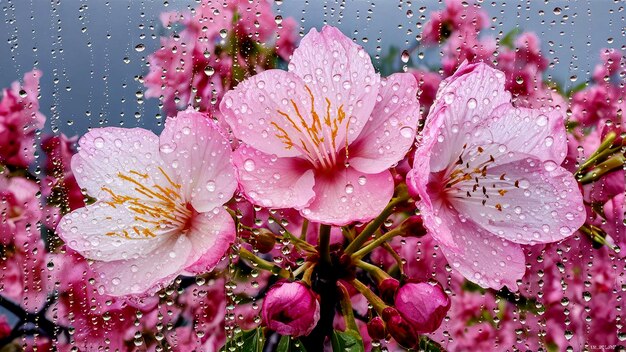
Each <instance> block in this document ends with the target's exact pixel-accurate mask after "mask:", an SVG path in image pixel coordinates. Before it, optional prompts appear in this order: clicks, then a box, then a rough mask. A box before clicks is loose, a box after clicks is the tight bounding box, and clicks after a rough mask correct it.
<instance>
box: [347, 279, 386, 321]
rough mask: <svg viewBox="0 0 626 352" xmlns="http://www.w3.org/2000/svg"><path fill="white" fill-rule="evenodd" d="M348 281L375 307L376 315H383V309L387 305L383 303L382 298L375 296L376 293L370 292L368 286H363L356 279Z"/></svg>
mask: <svg viewBox="0 0 626 352" xmlns="http://www.w3.org/2000/svg"><path fill="white" fill-rule="evenodd" d="M350 283H351V284H352V286H354V288H356V290H357V291H359V292H360V293H361V294H362V295H363V296H365V298H366V299H367V300H368V301H369V302H370V303H371V304H372V306H374V309H376V312H377V313H378V315H383V310H384V309H385V308H387V305H386V304H385V302H383V300H382V299H380V297H378V296H376V294H375V293H374V292H372V290H370V288H369V287H367V286H365V285H364V284H363V283H362V282H361V281H359V280H358V279H354V280H352V281H350Z"/></svg>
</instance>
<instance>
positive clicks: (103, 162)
mask: <svg viewBox="0 0 626 352" xmlns="http://www.w3.org/2000/svg"><path fill="white" fill-rule="evenodd" d="M78 143H79V146H80V150H79V152H78V153H77V154H75V155H74V156H73V157H72V162H71V164H72V171H74V175H75V177H76V181H77V182H78V185H79V186H80V187H81V188H85V189H86V190H87V193H88V194H89V195H90V196H92V197H96V198H98V199H102V198H109V197H110V196H111V194H110V193H109V192H108V191H105V189H107V190H109V191H110V192H113V193H115V194H125V195H129V196H130V195H132V196H137V197H140V198H142V197H143V195H142V194H140V193H139V192H136V190H135V185H134V184H133V183H132V182H128V181H126V180H124V179H122V178H120V177H119V174H120V173H123V174H127V175H128V174H129V173H131V172H137V173H141V174H146V175H147V176H146V178H145V179H143V180H142V183H144V184H158V182H159V177H160V176H161V175H162V174H161V172H160V171H159V170H158V168H159V167H160V166H161V165H162V162H161V158H160V156H159V139H158V137H157V136H156V135H155V134H154V133H152V132H150V131H148V130H145V129H143V128H132V129H128V128H117V127H106V128H97V129H94V130H92V131H90V132H88V133H87V134H85V135H84V136H83V137H82V138H81V139H80V140H79V142H78Z"/></svg>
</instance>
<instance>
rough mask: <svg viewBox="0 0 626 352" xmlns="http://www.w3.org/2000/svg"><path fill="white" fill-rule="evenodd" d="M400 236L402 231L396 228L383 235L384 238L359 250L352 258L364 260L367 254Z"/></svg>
mask: <svg viewBox="0 0 626 352" xmlns="http://www.w3.org/2000/svg"><path fill="white" fill-rule="evenodd" d="M399 235H401V231H400V229H399V228H395V229H393V230H391V231H389V232H387V233H385V234H383V235H382V236H380V237H378V238H376V239H375V240H373V241H372V242H370V243H368V244H367V245H366V246H365V247H363V248H361V249H359V250H358V251H356V252H355V253H354V254H353V255H352V258H354V259H360V258H363V257H364V256H365V255H367V253H369V252H371V251H373V250H374V249H376V248H377V247H378V246H380V245H382V244H383V243H385V242H387V241H388V240H390V239H392V238H394V237H395V236H399Z"/></svg>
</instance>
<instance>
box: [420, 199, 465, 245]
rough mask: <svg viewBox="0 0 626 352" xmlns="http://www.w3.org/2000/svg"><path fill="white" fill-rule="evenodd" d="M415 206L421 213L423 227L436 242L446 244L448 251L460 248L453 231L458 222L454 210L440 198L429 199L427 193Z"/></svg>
mask: <svg viewBox="0 0 626 352" xmlns="http://www.w3.org/2000/svg"><path fill="white" fill-rule="evenodd" d="M417 208H418V209H419V210H420V212H421V214H422V221H423V222H424V227H426V229H428V232H429V233H430V235H431V236H433V238H434V239H435V240H437V242H439V243H441V244H442V245H444V246H446V247H447V248H448V249H449V250H450V251H461V250H462V249H459V244H458V243H456V240H455V238H456V237H455V233H457V232H456V231H458V230H457V228H456V227H455V225H456V223H457V222H458V219H457V218H456V212H455V211H453V210H452V209H449V206H448V205H446V204H444V203H443V202H442V201H441V199H438V198H434V199H431V198H430V196H429V195H428V193H426V197H424V198H421V199H420V201H419V202H418V203H417Z"/></svg>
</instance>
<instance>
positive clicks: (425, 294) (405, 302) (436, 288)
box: [395, 282, 450, 333]
mask: <svg viewBox="0 0 626 352" xmlns="http://www.w3.org/2000/svg"><path fill="white" fill-rule="evenodd" d="M395 307H396V309H397V310H398V312H399V313H400V315H401V316H402V317H403V318H404V320H406V321H407V322H408V323H409V324H410V325H411V326H412V327H413V329H415V331H417V332H419V333H426V332H433V331H435V330H437V328H439V326H440V325H441V322H442V321H443V318H444V317H445V316H446V314H447V313H448V310H449V309H450V298H449V297H448V295H446V294H445V292H443V288H442V287H441V285H439V284H437V285H431V284H429V283H427V282H409V283H406V284H404V285H402V286H400V288H399V289H398V292H397V294H396V298H395Z"/></svg>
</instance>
